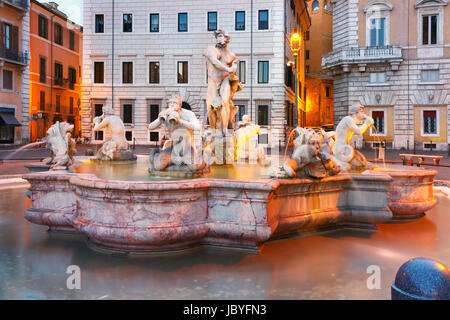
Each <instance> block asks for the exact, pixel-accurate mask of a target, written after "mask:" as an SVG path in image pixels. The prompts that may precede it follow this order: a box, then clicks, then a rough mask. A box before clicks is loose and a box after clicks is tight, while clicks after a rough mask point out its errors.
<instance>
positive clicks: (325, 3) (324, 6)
mask: <svg viewBox="0 0 450 320" xmlns="http://www.w3.org/2000/svg"><path fill="white" fill-rule="evenodd" d="M327 9H328V8H327V0H325V1H324V2H323V10H327Z"/></svg>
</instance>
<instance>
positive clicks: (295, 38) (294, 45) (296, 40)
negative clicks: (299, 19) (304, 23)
mask: <svg viewBox="0 0 450 320" xmlns="http://www.w3.org/2000/svg"><path fill="white" fill-rule="evenodd" d="M300 42H301V38H300V35H299V34H298V33H297V32H294V33H293V34H292V35H291V43H290V45H291V50H292V52H293V54H294V55H295V56H296V55H298V52H299V51H300Z"/></svg>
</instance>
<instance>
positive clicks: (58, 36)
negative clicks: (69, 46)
mask: <svg viewBox="0 0 450 320" xmlns="http://www.w3.org/2000/svg"><path fill="white" fill-rule="evenodd" d="M55 43H56V44H59V45H61V46H62V45H63V36H62V26H61V25H60V24H58V23H55Z"/></svg>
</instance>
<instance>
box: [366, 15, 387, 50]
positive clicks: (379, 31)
mask: <svg viewBox="0 0 450 320" xmlns="http://www.w3.org/2000/svg"><path fill="white" fill-rule="evenodd" d="M369 21H370V22H369V23H370V27H369V28H370V42H369V45H370V46H372V47H375V46H384V45H386V42H385V36H384V35H385V22H386V19H385V18H380V19H370V20H369Z"/></svg>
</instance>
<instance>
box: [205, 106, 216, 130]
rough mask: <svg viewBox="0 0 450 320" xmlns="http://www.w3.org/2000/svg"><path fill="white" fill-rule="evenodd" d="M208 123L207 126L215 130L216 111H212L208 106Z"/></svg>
mask: <svg viewBox="0 0 450 320" xmlns="http://www.w3.org/2000/svg"><path fill="white" fill-rule="evenodd" d="M207 110H208V121H209V126H210V127H211V128H212V129H217V115H216V111H215V110H213V108H212V107H211V106H210V105H209V106H208V108H207Z"/></svg>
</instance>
